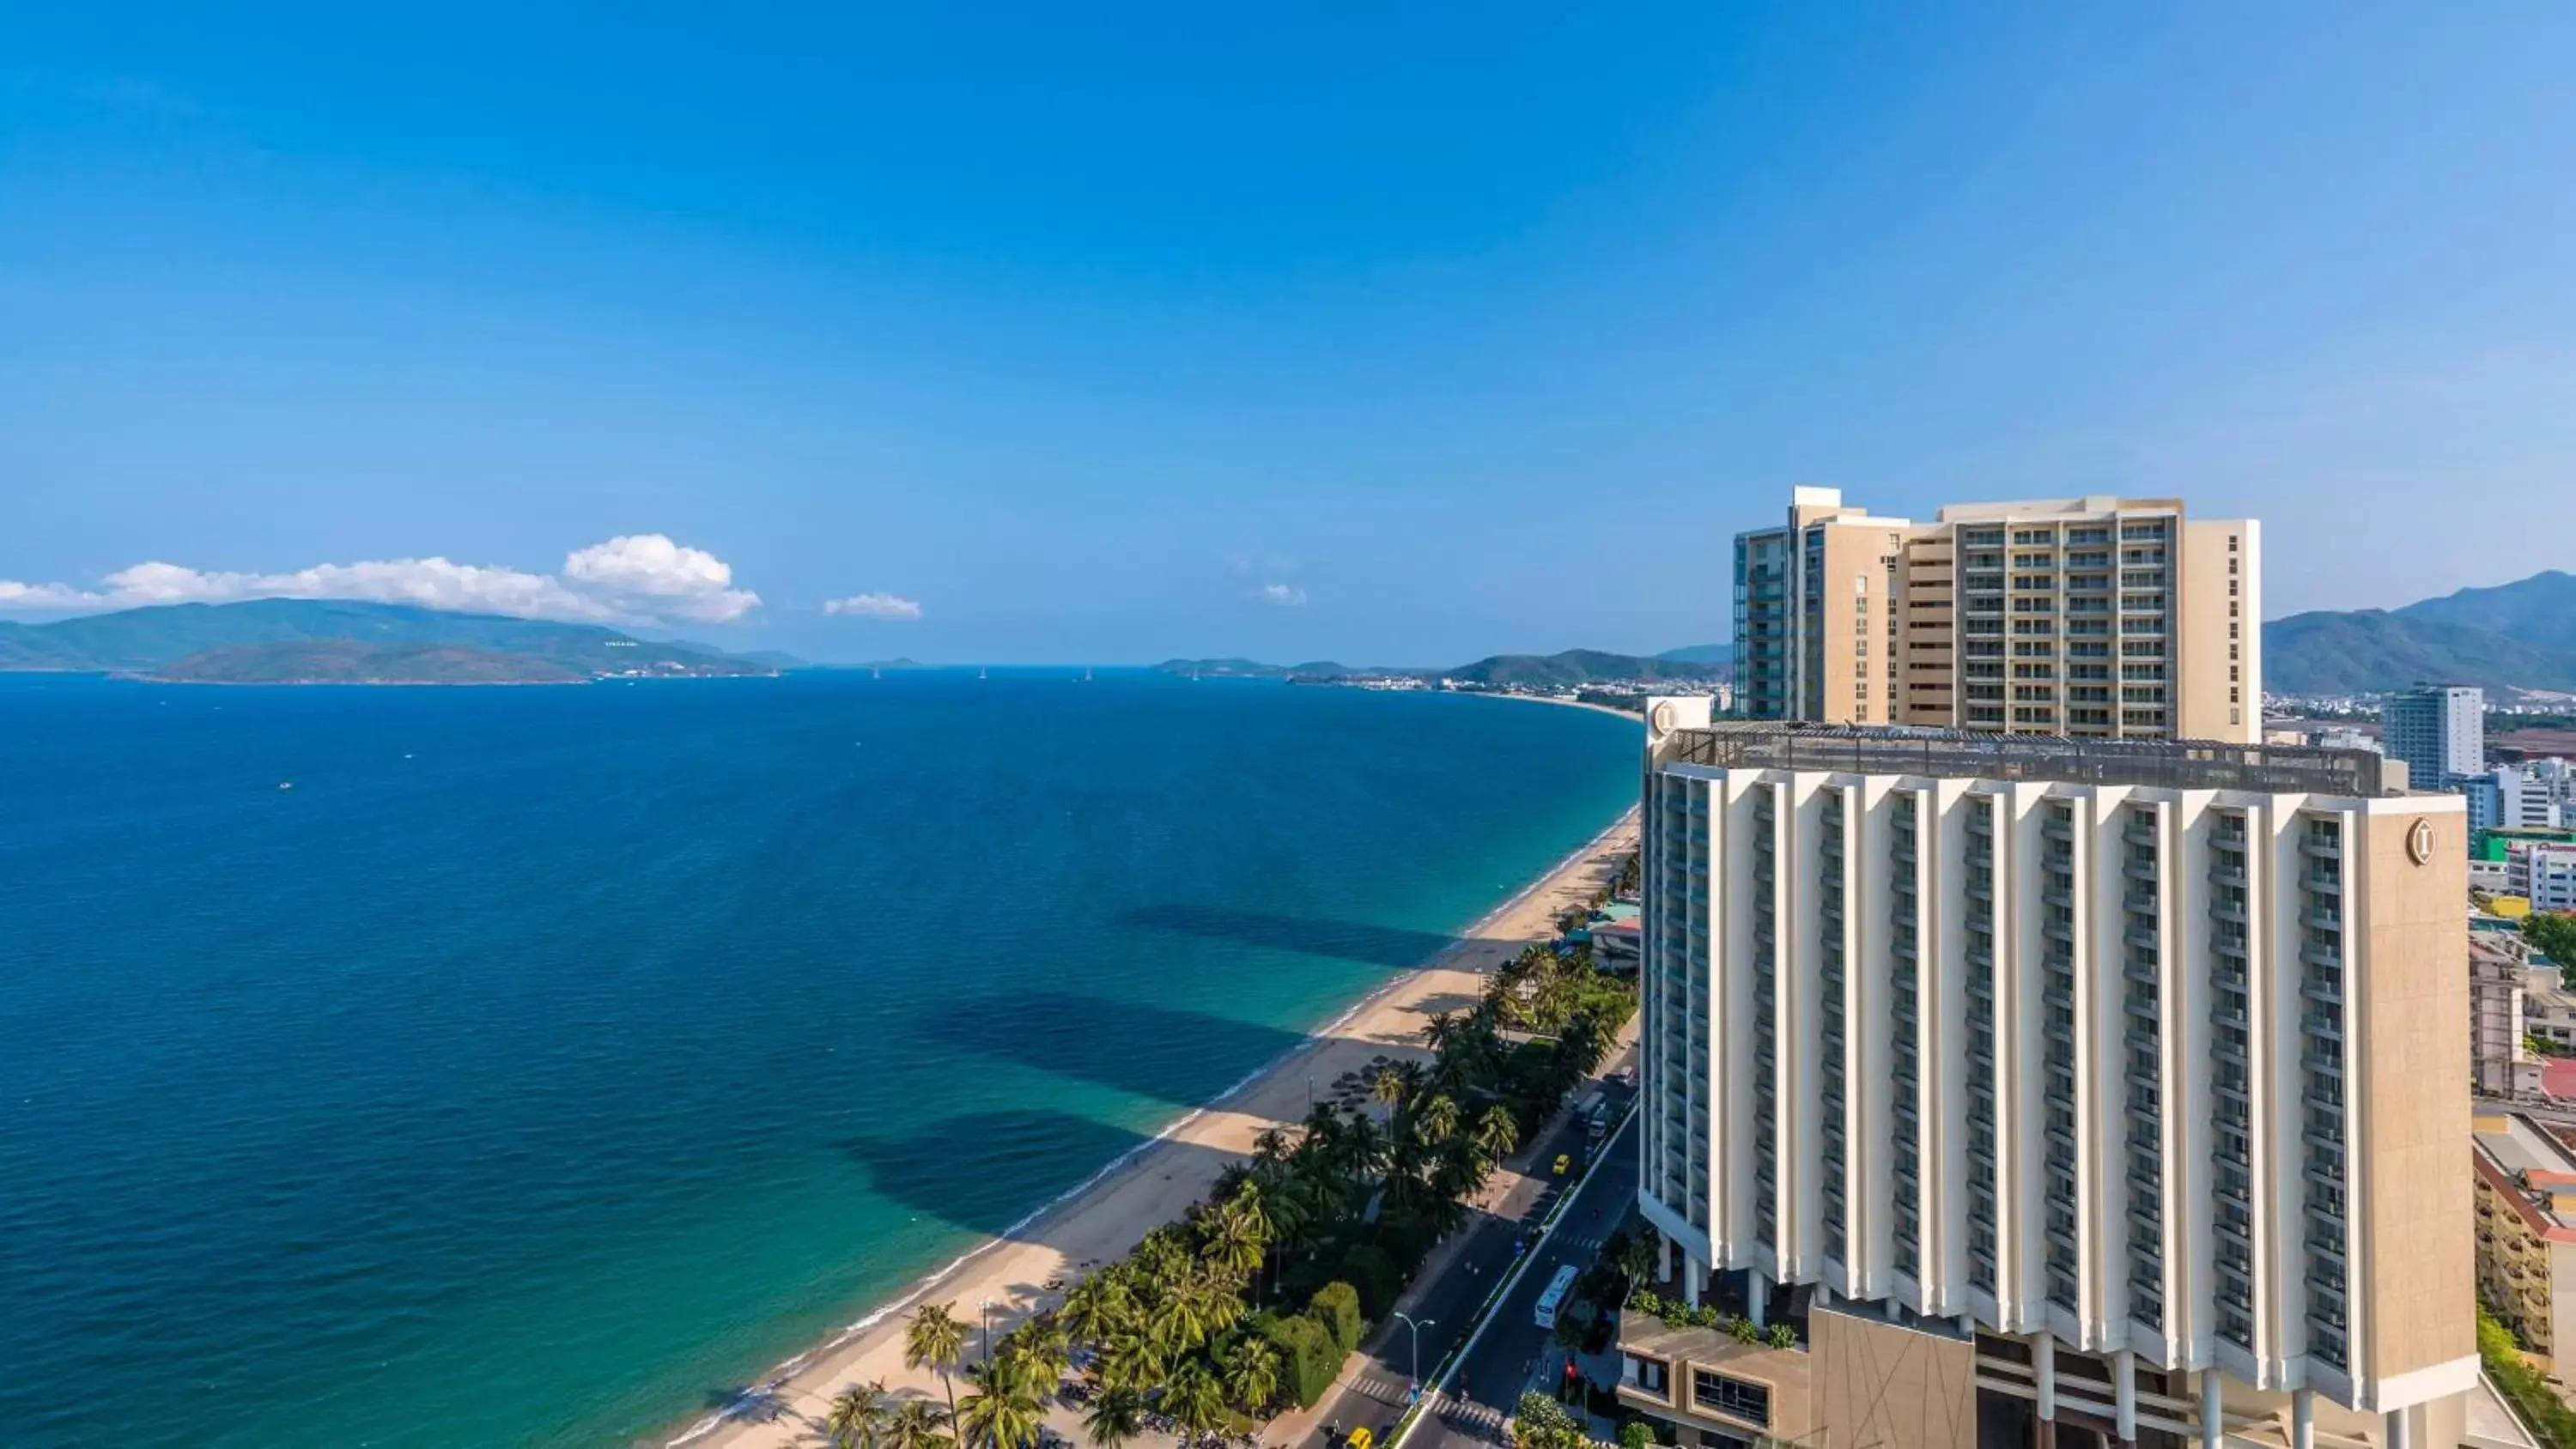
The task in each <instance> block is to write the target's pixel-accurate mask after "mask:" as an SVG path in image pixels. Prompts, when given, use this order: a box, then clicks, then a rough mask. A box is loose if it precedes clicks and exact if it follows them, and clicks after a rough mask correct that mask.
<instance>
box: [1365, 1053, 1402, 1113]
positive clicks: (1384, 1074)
mask: <svg viewBox="0 0 2576 1449" xmlns="http://www.w3.org/2000/svg"><path fill="white" fill-rule="evenodd" d="M1404 1088H1405V1080H1404V1073H1403V1071H1402V1070H1401V1069H1399V1068H1398V1067H1397V1066H1396V1065H1395V1064H1394V1063H1392V1062H1390V1063H1388V1064H1387V1065H1385V1066H1382V1067H1380V1068H1378V1069H1377V1076H1376V1077H1374V1078H1372V1079H1371V1080H1370V1082H1369V1095H1370V1096H1372V1097H1375V1098H1377V1099H1378V1100H1379V1101H1380V1102H1383V1103H1385V1104H1386V1105H1387V1106H1390V1107H1401V1106H1403V1105H1404Z"/></svg>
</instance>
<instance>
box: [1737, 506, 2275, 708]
mask: <svg viewBox="0 0 2576 1449" xmlns="http://www.w3.org/2000/svg"><path fill="white" fill-rule="evenodd" d="M2261 619H2262V537H2261V531H2260V527H2259V525H2257V524H2256V523H2254V522H2252V521H2250V520H2246V519H2187V518H2186V517H2185V516H2184V511H2183V505H2182V502H2181V500H2179V499H2171V498H2160V499H2134V498H2111V497H2089V498H2056V499H2033V500H2028V501H2023V502H2016V503H1968V504H1954V505H1951V506H1948V507H1944V508H1942V509H1941V510H1940V511H1939V514H1938V516H1937V517H1936V518H1935V519H1934V520H1933V521H1932V522H1929V523H1918V522H1915V521H1912V520H1909V519H1903V518H1885V517H1875V516H1872V515H1871V514H1870V513H1868V512H1867V511H1866V510H1864V509H1861V508H1856V507H1849V506H1846V505H1845V504H1844V503H1843V499H1842V494H1841V493H1840V492H1839V491H1838V490H1836V489H1831V488H1798V489H1795V490H1793V492H1792V494H1791V497H1790V506H1789V511H1788V517H1787V519H1786V520H1785V522H1784V524H1783V525H1782V526H1780V527H1777V528H1768V529H1756V530H1753V531H1751V532H1748V533H1743V534H1739V535H1737V537H1736V540H1735V675H1736V681H1735V682H1736V692H1737V702H1738V705H1739V707H1740V710H1741V713H1742V714H1743V715H1744V716H1745V717H1746V718H1750V719H1780V720H1807V721H1814V722H1821V723H1829V724H1914V725H1938V726H1945V727H1950V728H1959V729H1975V730H1991V731H1995V732H1998V733H2006V734H2041V735H2069V736H2075V737H2079V738H2097V739H2174V738H2189V739H2218V740H2231V741H2237V742H2243V743H2251V742H2252V741H2254V740H2256V739H2258V738H2260V735H2261V730H2262V700H2263V694H2262V629H2261Z"/></svg>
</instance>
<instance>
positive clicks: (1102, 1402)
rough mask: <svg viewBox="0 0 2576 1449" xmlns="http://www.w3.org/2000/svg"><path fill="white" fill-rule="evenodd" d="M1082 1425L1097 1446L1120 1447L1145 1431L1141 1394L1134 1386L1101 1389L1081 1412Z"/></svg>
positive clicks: (1143, 1397)
mask: <svg viewBox="0 0 2576 1449" xmlns="http://www.w3.org/2000/svg"><path fill="white" fill-rule="evenodd" d="M1082 1427H1083V1428H1084V1430H1086V1431H1087V1432H1088V1433H1089V1434H1090V1435H1091V1442H1092V1443H1094V1444H1097V1445H1099V1446H1100V1449H1122V1446H1123V1445H1125V1444H1126V1443H1128V1441H1130V1440H1132V1439H1134V1438H1135V1437H1136V1436H1138V1435H1140V1434H1142V1433H1144V1432H1145V1396H1144V1395H1143V1394H1140V1393H1138V1392H1136V1391H1135V1390H1134V1389H1127V1388H1118V1389H1103V1390H1101V1391H1100V1397H1098V1398H1096V1399H1093V1400H1092V1401H1091V1408H1090V1410H1089V1411H1088V1412H1087V1413H1085V1414H1084V1415H1083V1416H1082Z"/></svg>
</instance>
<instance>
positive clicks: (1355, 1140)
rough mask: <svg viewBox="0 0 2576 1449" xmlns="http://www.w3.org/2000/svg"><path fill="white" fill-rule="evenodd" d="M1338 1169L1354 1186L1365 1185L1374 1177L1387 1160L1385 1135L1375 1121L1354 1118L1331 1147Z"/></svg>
mask: <svg viewBox="0 0 2576 1449" xmlns="http://www.w3.org/2000/svg"><path fill="white" fill-rule="evenodd" d="M1334 1147H1335V1148H1336V1157H1337V1159H1338V1160H1337V1162H1336V1163H1335V1165H1336V1166H1338V1167H1339V1168H1340V1169H1341V1171H1342V1173H1343V1175H1344V1176H1345V1177H1347V1178H1348V1179H1350V1180H1351V1181H1352V1182H1354V1183H1364V1182H1366V1181H1368V1180H1369V1179H1370V1178H1373V1177H1375V1176H1376V1175H1377V1170H1378V1167H1379V1165H1380V1164H1381V1163H1382V1162H1383V1161H1384V1160H1385V1157H1386V1134H1385V1133H1384V1132H1383V1131H1381V1130H1379V1128H1378V1125H1377V1123H1376V1122H1374V1121H1372V1120H1371V1119H1369V1118H1366V1117H1354V1118H1352V1119H1351V1121H1350V1123H1349V1125H1347V1126H1345V1127H1344V1128H1343V1129H1342V1134H1341V1141H1339V1142H1337V1143H1335V1144H1334Z"/></svg>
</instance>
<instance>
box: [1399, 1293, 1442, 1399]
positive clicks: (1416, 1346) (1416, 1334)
mask: <svg viewBox="0 0 2576 1449" xmlns="http://www.w3.org/2000/svg"><path fill="white" fill-rule="evenodd" d="M1395 1316H1396V1317H1398V1318H1401V1319H1403V1320H1404V1326H1405V1327H1407V1328H1410V1329H1412V1330H1413V1389H1412V1392H1411V1394H1409V1395H1408V1396H1407V1401H1408V1402H1410V1400H1411V1399H1414V1398H1419V1397H1421V1394H1422V1330H1424V1329H1425V1328H1429V1327H1431V1326H1432V1325H1434V1324H1436V1323H1438V1322H1439V1321H1440V1320H1438V1319H1436V1318H1426V1319H1423V1320H1422V1321H1421V1322H1419V1323H1416V1322H1414V1321H1413V1315H1412V1314H1409V1313H1398V1314H1396V1315H1395Z"/></svg>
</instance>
